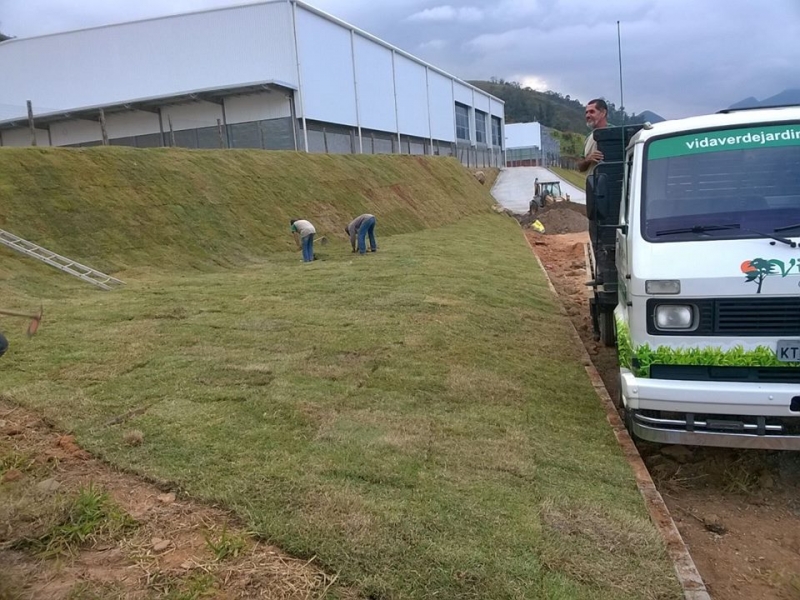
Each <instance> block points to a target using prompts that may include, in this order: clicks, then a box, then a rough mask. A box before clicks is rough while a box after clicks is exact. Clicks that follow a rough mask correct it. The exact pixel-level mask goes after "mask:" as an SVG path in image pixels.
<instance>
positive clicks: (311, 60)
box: [296, 6, 356, 126]
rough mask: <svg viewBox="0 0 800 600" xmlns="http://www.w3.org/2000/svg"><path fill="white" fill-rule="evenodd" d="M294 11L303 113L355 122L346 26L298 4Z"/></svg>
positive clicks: (350, 54) (345, 122)
mask: <svg viewBox="0 0 800 600" xmlns="http://www.w3.org/2000/svg"><path fill="white" fill-rule="evenodd" d="M296 15H297V48H298V54H299V57H300V72H301V75H300V77H301V80H302V93H303V106H302V110H303V111H305V117H306V118H307V119H314V120H315V121H326V122H329V123H337V124H341V125H351V126H354V125H356V95H355V83H354V80H353V60H352V49H351V43H350V30H348V29H346V28H344V27H342V26H340V25H338V24H336V23H332V22H331V21H328V20H327V19H323V18H322V17H320V16H318V15H316V14H314V13H311V12H309V11H307V10H305V9H303V8H302V7H300V6H298V7H297V11H296Z"/></svg>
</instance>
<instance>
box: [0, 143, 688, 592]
mask: <svg viewBox="0 0 800 600" xmlns="http://www.w3.org/2000/svg"><path fill="white" fill-rule="evenodd" d="M198 154H202V153H198ZM213 154H217V155H219V156H222V155H223V154H224V153H213ZM264 154H266V153H264ZM0 157H2V153H0ZM226 158H227V157H226ZM307 158H308V157H302V156H297V157H295V158H294V159H293V160H295V161H302V160H305V159H307ZM315 158H316V157H315ZM326 158H331V157H326ZM247 160H250V159H249V158H248V159H247ZM254 160H255V159H254ZM258 160H261V159H258ZM360 160H362V161H364V162H366V163H370V160H369V158H362V159H360ZM384 160H385V159H384V158H383V157H380V160H378V159H375V163H374V164H370V165H369V166H370V169H374V171H375V172H376V173H380V172H381V171H382V169H383V161H384ZM404 160H409V161H410V159H404ZM291 162H292V161H289V160H288V159H287V164H288V163H291ZM354 162H357V161H354ZM401 162H402V161H401ZM446 162H447V164H448V165H449V164H450V161H446ZM387 164H389V163H387ZM109 168H110V167H109ZM358 168H359V167H355V168H354V169H355V170H356V171H357V170H358ZM392 168H394V167H392ZM416 168H417V169H420V170H419V174H418V178H420V179H422V178H423V177H424V174H425V172H426V171H425V169H424V168H420V167H416ZM434 168H435V167H434ZM446 168H447V169H449V168H450V167H449V166H447V167H446ZM459 169H460V168H459ZM453 173H454V175H453V180H452V185H453V186H454V188H462V189H465V190H468V191H469V190H471V189H472V188H471V187H470V186H472V182H471V181H470V179H469V177H470V176H469V175H468V174H466V173H465V172H463V171H461V172H460V173H463V175H460V174H458V173H459V171H456V170H455V169H454V170H453ZM212 175H213V176H214V177H219V176H220V175H219V174H218V173H213V174H209V175H208V176H209V177H211V176H212ZM375 176H376V178H377V177H378V175H375ZM58 177H63V175H59V176H56V175H54V178H58ZM365 177H366V175H365ZM387 178H388V176H387ZM358 179H359V178H358V177H355V176H354V180H358ZM428 184H429V183H428ZM7 185H9V184H8V181H5V180H0V186H7ZM229 185H232V184H229ZM296 185H297V186H302V185H303V180H301V179H298V180H297V182H296ZM332 185H333V184H332ZM1 189H2V187H0V190H1ZM332 190H333V188H332ZM338 193H339V192H334V191H332V192H331V195H332V196H337V194H338ZM460 193H461V192H452V193H451V192H447V193H442V194H441V196H440V197H439V199H438V200H437V202H436V204H435V205H434V206H432V207H431V209H430V210H431V214H436V211H437V210H439V211H440V214H441V217H440V221H439V222H438V223H436V224H438V225H442V221H443V222H448V221H447V220H446V216H447V215H450V218H449V220H450V221H456V220H457V222H456V223H452V224H449V225H444V226H441V227H438V228H435V229H420V227H421V225H419V226H415V227H410V226H409V228H410V229H417V231H415V232H411V233H402V232H401V231H400V230H401V229H402V227H401V226H400V225H394V224H393V221H392V218H389V217H386V218H384V216H383V214H382V212H381V211H380V210H378V209H372V212H375V213H376V214H377V215H378V223H379V226H378V227H379V228H378V236H379V237H378V242H379V245H380V250H379V252H377V253H376V254H368V255H367V256H358V255H355V256H354V255H352V254H351V253H350V250H349V247H348V245H347V243H346V242H345V241H344V239H343V235H342V236H341V237H340V238H337V239H334V240H333V241H332V243H331V244H330V245H328V246H326V247H325V248H324V249H320V251H319V254H320V260H318V261H315V262H314V263H311V264H302V263H301V262H300V257H299V254H298V253H296V252H277V251H273V252H263V253H259V252H252V253H250V252H249V251H248V249H249V248H250V247H251V246H252V245H253V244H254V243H255V241H256V240H257V239H258V236H259V235H260V233H261V230H260V229H259V230H258V231H257V232H256V231H255V230H254V232H252V234H251V232H250V231H249V230H248V229H247V224H246V223H244V222H243V223H241V227H242V231H243V232H244V233H245V235H243V236H242V238H241V240H240V241H239V242H237V243H233V242H230V241H229V240H228V238H227V235H229V234H230V231H231V230H228V229H226V225H225V223H224V222H223V221H224V220H222V219H219V220H218V221H205V220H198V221H190V220H188V219H189V217H187V221H186V222H187V223H189V224H190V229H191V228H196V229H197V230H198V231H200V230H202V231H208V232H211V233H208V235H209V236H210V237H211V238H212V239H216V238H215V236H218V239H219V240H220V242H219V243H220V244H228V245H226V246H225V247H226V248H227V249H229V250H230V253H228V254H225V255H223V256H222V258H224V259H225V260H226V261H229V262H231V263H232V262H235V261H236V260H239V257H241V256H244V255H245V254H247V255H248V256H247V261H246V262H244V261H243V262H241V263H239V264H238V265H237V266H235V267H230V268H220V267H212V266H208V265H207V263H205V262H203V261H205V255H203V254H202V252H201V251H200V250H199V249H198V248H199V247H200V246H201V245H202V244H201V243H200V241H198V243H197V245H196V246H193V245H191V244H189V245H188V246H187V248H188V249H187V253H188V252H190V251H191V252H192V253H194V252H197V254H196V255H195V256H196V257H197V260H198V261H200V262H201V263H202V265H203V268H202V269H201V270H200V269H187V268H186V267H187V265H186V264H185V263H184V264H183V265H180V261H179V260H178V259H177V258H175V257H174V256H173V255H172V254H168V253H167V252H166V250H165V249H164V248H162V247H160V246H157V245H154V246H153V247H152V253H153V254H152V256H153V258H152V259H151V260H150V262H147V260H146V259H147V255H146V254H141V253H142V252H145V251H146V250H148V248H140V249H136V250H131V254H130V256H135V261H134V260H133V259H128V258H127V256H128V255H127V254H126V251H125V249H124V248H119V249H116V251H113V249H112V248H107V249H106V250H107V251H108V253H109V256H111V257H112V258H109V259H108V260H109V262H113V263H114V264H128V265H129V268H128V270H127V271H126V272H125V279H126V281H127V285H126V286H125V287H123V288H121V289H119V290H116V291H113V292H101V291H97V290H94V289H92V288H90V287H89V286H88V285H86V284H83V283H81V282H79V281H77V280H72V279H70V278H68V277H67V276H66V275H61V274H59V273H57V272H56V271H53V270H48V269H47V267H41V268H40V267H30V264H29V263H28V262H26V259H24V258H19V259H18V258H16V257H13V256H12V255H11V254H10V253H8V252H5V251H0V258H1V259H2V262H3V264H4V265H5V266H4V270H5V272H6V275H7V276H8V277H7V281H8V282H10V283H12V284H13V287H12V289H10V290H8V292H7V296H6V301H7V302H10V303H11V304H13V305H14V307H15V308H20V307H29V306H36V305H38V304H39V303H40V302H41V303H42V304H43V305H44V310H45V315H46V318H45V321H44V323H43V325H42V327H41V328H40V330H39V333H38V334H37V336H36V337H35V338H33V339H32V340H31V341H26V340H24V339H21V338H22V336H20V335H16V336H14V335H13V330H12V329H11V328H10V325H11V322H4V323H5V324H6V325H7V326H6V331H7V333H8V334H9V337H10V339H11V342H12V348H11V350H10V351H9V353H8V354H7V355H6V356H5V357H3V359H2V363H0V369H2V371H0V373H2V375H0V377H1V379H0V392H2V393H4V394H6V395H7V396H9V397H10V398H11V399H13V401H15V402H18V403H21V404H23V405H25V406H28V407H32V408H34V409H36V410H37V411H39V412H41V413H42V414H43V415H45V416H46V417H48V418H50V419H53V420H54V421H55V422H56V423H58V424H59V425H60V426H62V427H64V428H66V429H69V430H72V431H74V432H75V433H76V435H77V439H78V441H79V442H80V443H81V444H82V445H83V446H84V447H86V448H87V449H88V450H90V451H91V452H93V453H95V454H97V455H99V456H101V457H103V458H105V459H106V460H108V461H110V462H111V463H113V464H115V465H119V466H121V467H123V468H126V469H129V470H132V471H135V472H138V473H142V474H144V475H146V476H148V477H152V478H156V479H159V480H165V481H169V482H173V483H174V485H176V486H177V487H179V488H180V489H181V490H183V491H184V492H185V493H188V494H190V495H192V496H194V497H197V498H201V499H204V500H207V501H209V502H215V503H219V504H221V505H224V506H227V507H230V508H231V509H233V510H234V511H236V512H237V513H238V514H239V515H241V517H242V519H244V520H245V522H246V523H248V525H249V527H250V528H252V530H253V531H255V532H258V533H259V534H261V535H263V536H264V537H266V538H268V539H270V540H272V541H274V542H275V543H276V544H277V545H279V546H280V547H282V548H283V549H284V550H286V551H288V552H290V553H293V554H295V555H298V556H303V557H309V558H310V557H312V556H316V557H317V559H318V560H319V561H320V562H321V564H322V565H323V566H324V567H325V568H326V569H328V570H329V571H330V572H332V573H339V581H340V582H341V583H342V584H344V585H348V586H353V587H355V588H356V589H358V590H359V591H360V592H361V593H362V594H363V596H364V597H365V598H382V599H390V598H391V599H394V598H476V599H477V598H481V599H483V598H554V599H555V598H563V599H574V598H586V599H603V598H608V599H620V598H678V597H680V592H679V588H678V586H677V583H676V581H675V579H674V575H673V573H672V569H671V564H670V562H669V561H668V559H667V557H666V553H665V551H664V549H663V546H662V543H661V541H660V538H659V536H658V534H657V533H656V531H655V529H654V528H653V527H652V525H651V523H650V521H649V520H648V517H647V514H646V511H645V509H644V506H643V504H642V500H641V498H640V496H639V493H638V491H637V489H636V486H635V484H634V480H633V476H632V474H631V472H630V469H629V467H628V466H627V463H626V462H625V460H624V459H623V457H622V455H621V453H620V451H619V449H618V446H617V444H616V442H615V440H614V437H613V435H612V433H611V431H610V429H609V428H608V426H607V424H606V422H605V419H604V413H603V411H602V410H601V407H600V404H599V402H598V400H597V398H596V396H595V394H594V392H593V390H592V388H591V386H590V384H589V381H588V379H587V377H586V374H585V371H584V370H583V367H582V366H581V363H580V357H579V356H578V353H577V351H576V350H575V348H574V346H573V342H572V338H571V337H570V332H569V329H568V328H569V325H568V322H567V320H566V318H565V317H563V316H562V315H561V314H560V313H559V311H558V310H557V307H556V304H555V300H554V298H553V297H552V296H551V294H550V292H549V291H548V289H547V286H546V283H545V280H544V276H543V274H542V273H541V271H540V270H539V269H538V267H537V265H536V262H535V260H534V258H533V257H532V255H531V254H530V250H529V249H528V247H527V246H526V244H525V242H524V240H523V238H522V236H521V235H520V233H519V229H518V225H517V224H516V222H514V221H513V220H511V219H510V218H508V217H506V216H504V215H497V214H492V213H491V212H490V211H489V210H488V208H487V207H488V205H489V200H488V199H487V198H486V197H485V196H484V195H483V194H484V193H485V192H483V191H481V190H480V189H479V188H478V191H477V192H475V194H476V195H475V196H474V198H475V200H474V204H473V203H472V201H469V198H466V199H465V198H463V197H460V196H459V194H460ZM469 193H470V194H472V191H469ZM289 195H291V194H289ZM231 197H237V198H238V197H243V196H239V195H233V194H232V196H231ZM156 200H158V199H156ZM74 201H75V202H76V203H77V200H74ZM231 202H233V200H231ZM319 202H320V206H324V202H323V200H322V199H320V201H319ZM448 203H449V204H448ZM459 203H462V204H463V205H459ZM411 205H414V206H416V208H415V210H418V211H419V213H420V214H423V213H424V212H425V211H427V210H428V206H427V204H426V198H424V197H412V198H411V199H410V200H409V206H411ZM163 206H164V207H169V206H171V205H170V204H168V203H166V204H163ZM359 206H364V207H369V206H370V205H369V204H366V203H365V204H363V205H359ZM118 208H119V205H118V204H114V205H113V206H109V207H106V208H105V210H107V211H109V213H110V214H111V215H113V214H115V213H114V211H115V210H117V209H118ZM349 208H351V212H352V209H355V208H356V207H355V205H353V206H349ZM462 209H463V210H462ZM75 210H84V211H87V212H91V211H90V210H88V209H85V208H82V207H81V208H76V209H75ZM228 210H229V211H233V212H236V211H238V210H240V209H239V208H238V207H237V206H229V207H228ZM321 210H322V209H321ZM326 210H327V209H326ZM387 210H389V211H391V209H389V208H387ZM395 210H397V211H398V214H399V211H401V210H406V211H408V210H411V209H409V208H404V209H401V208H399V207H398V208H396V209H395ZM167 212H168V211H167V208H164V210H163V214H166V213H167ZM470 212H471V216H464V214H468V213H470ZM32 214H34V213H32ZM159 214H162V212H159ZM287 214H289V212H288V210H287ZM454 214H455V215H456V216H455V217H453V216H452V215H454ZM111 218H112V217H109V219H111ZM191 218H192V219H200V217H199V216H198V215H194V216H192V217H191ZM337 218H338V217H337ZM19 222H21V221H19ZM384 222H388V223H387V225H386V228H385V229H384V228H383V223H384ZM28 225H29V226H30V230H31V231H33V232H34V233H35V232H36V231H38V230H39V228H41V230H45V229H48V228H51V229H49V230H48V231H49V233H48V235H50V236H56V235H57V234H59V235H66V234H65V233H64V231H65V230H64V229H61V228H60V226H56V225H52V224H49V223H41V224H38V225H37V224H36V222H35V216H32V217H31V220H30V221H29V222H28ZM217 225H219V227H220V228H222V229H220V230H219V231H217ZM0 227H3V226H2V225H0ZM115 227H119V231H123V228H122V227H121V226H119V225H115ZM259 227H261V225H259ZM270 227H272V226H271V225H270V226H269V227H265V229H264V232H265V233H264V235H265V236H267V233H266V232H267V231H271V229H270ZM393 227H395V230H394V231H392V228H393ZM112 230H113V231H117V229H113V228H112ZM285 230H286V228H285V226H284V224H283V223H281V224H280V227H277V226H276V229H275V234H274V235H275V238H274V239H275V241H274V244H280V243H282V241H280V240H279V238H278V236H279V234H280V235H282V236H286V232H285ZM215 231H217V233H214V232H215ZM389 232H393V233H396V235H391V236H389V235H387V233H389ZM143 233H144V234H145V235H150V234H149V233H148V232H147V231H145V232H143ZM114 235H115V239H125V236H124V235H122V234H117V233H115V234H114ZM180 235H183V234H182V233H181V234H180ZM203 235H205V234H203ZM248 235H252V237H247V236H248ZM270 235H271V234H270ZM52 239H53V240H54V241H57V242H58V243H59V244H63V245H64V246H65V247H70V248H75V249H78V248H79V241H80V240H75V239H72V238H64V239H62V238H60V237H59V238H56V237H53V238H52ZM131 239H132V237H131ZM153 239H154V238H153ZM187 239H189V238H188V237H185V238H184V237H179V236H178V234H177V233H176V237H175V238H174V244H175V246H174V248H179V247H181V244H184V243H186V244H188V242H186V241H185V240H187ZM280 239H281V240H282V238H280ZM182 240H183V241H182ZM84 243H85V242H84ZM87 246H88V245H87ZM174 248H173V249H174ZM76 258H77V257H76ZM98 258H100V257H99V256H98ZM126 261H129V262H126ZM130 265H135V268H134V267H133V266H130ZM148 265H149V266H148ZM17 325H19V328H20V332H21V331H22V330H23V329H24V326H22V325H21V324H19V323H17ZM133 428H135V429H137V430H139V431H141V432H142V434H143V438H142V443H141V444H140V445H134V446H132V445H129V444H126V443H125V440H124V435H125V434H126V432H128V431H130V430H131V429H133Z"/></svg>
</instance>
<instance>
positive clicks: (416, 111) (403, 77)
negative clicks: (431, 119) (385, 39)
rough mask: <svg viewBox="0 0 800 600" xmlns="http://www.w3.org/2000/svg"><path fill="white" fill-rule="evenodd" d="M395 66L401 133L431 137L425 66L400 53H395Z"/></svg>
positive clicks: (398, 117)
mask: <svg viewBox="0 0 800 600" xmlns="http://www.w3.org/2000/svg"><path fill="white" fill-rule="evenodd" d="M394 67H395V80H396V83H397V120H398V123H399V126H400V133H401V134H404V135H414V136H419V137H424V138H427V137H430V129H429V127H428V91H427V84H426V80H425V67H424V66H422V65H420V64H419V63H417V62H414V61H412V60H409V59H408V58H405V57H404V56H402V55H400V54H395V61H394Z"/></svg>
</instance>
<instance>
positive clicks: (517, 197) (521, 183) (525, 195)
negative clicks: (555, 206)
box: [492, 167, 586, 213]
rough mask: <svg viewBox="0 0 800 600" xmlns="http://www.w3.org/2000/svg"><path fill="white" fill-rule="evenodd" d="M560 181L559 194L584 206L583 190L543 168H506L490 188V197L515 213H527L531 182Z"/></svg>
mask: <svg viewBox="0 0 800 600" xmlns="http://www.w3.org/2000/svg"><path fill="white" fill-rule="evenodd" d="M537 177H538V178H539V181H560V182H561V193H562V194H569V199H570V200H572V201H573V202H577V203H579V204H586V194H585V193H584V191H583V190H580V189H578V188H576V187H575V186H574V185H572V184H570V183H567V182H566V181H564V180H563V179H561V178H560V177H558V176H557V175H556V174H555V173H553V172H552V171H550V170H549V169H545V168H544V167H508V168H505V169H503V170H502V171H501V172H500V176H499V177H498V178H497V181H496V182H495V184H494V187H492V196H494V199H495V200H497V202H498V203H499V204H500V206H502V207H504V208H507V209H509V210H512V211H514V212H516V213H526V212H528V206H529V204H530V202H531V198H533V182H534V180H535V179H536V178H537Z"/></svg>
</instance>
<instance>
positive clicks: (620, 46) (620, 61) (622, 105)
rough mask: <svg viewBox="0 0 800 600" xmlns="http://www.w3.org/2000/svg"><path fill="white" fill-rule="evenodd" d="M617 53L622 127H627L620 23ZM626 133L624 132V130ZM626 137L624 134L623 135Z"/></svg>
mask: <svg viewBox="0 0 800 600" xmlns="http://www.w3.org/2000/svg"><path fill="white" fill-rule="evenodd" d="M617 51H618V53H619V102H620V104H621V106H620V107H619V109H620V112H621V113H622V126H623V127H624V126H625V96H624V95H623V93H622V35H621V34H620V28H619V21H617ZM623 131H624V130H623ZM622 135H623V136H624V135H625V134H624V133H623V134H622Z"/></svg>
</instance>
